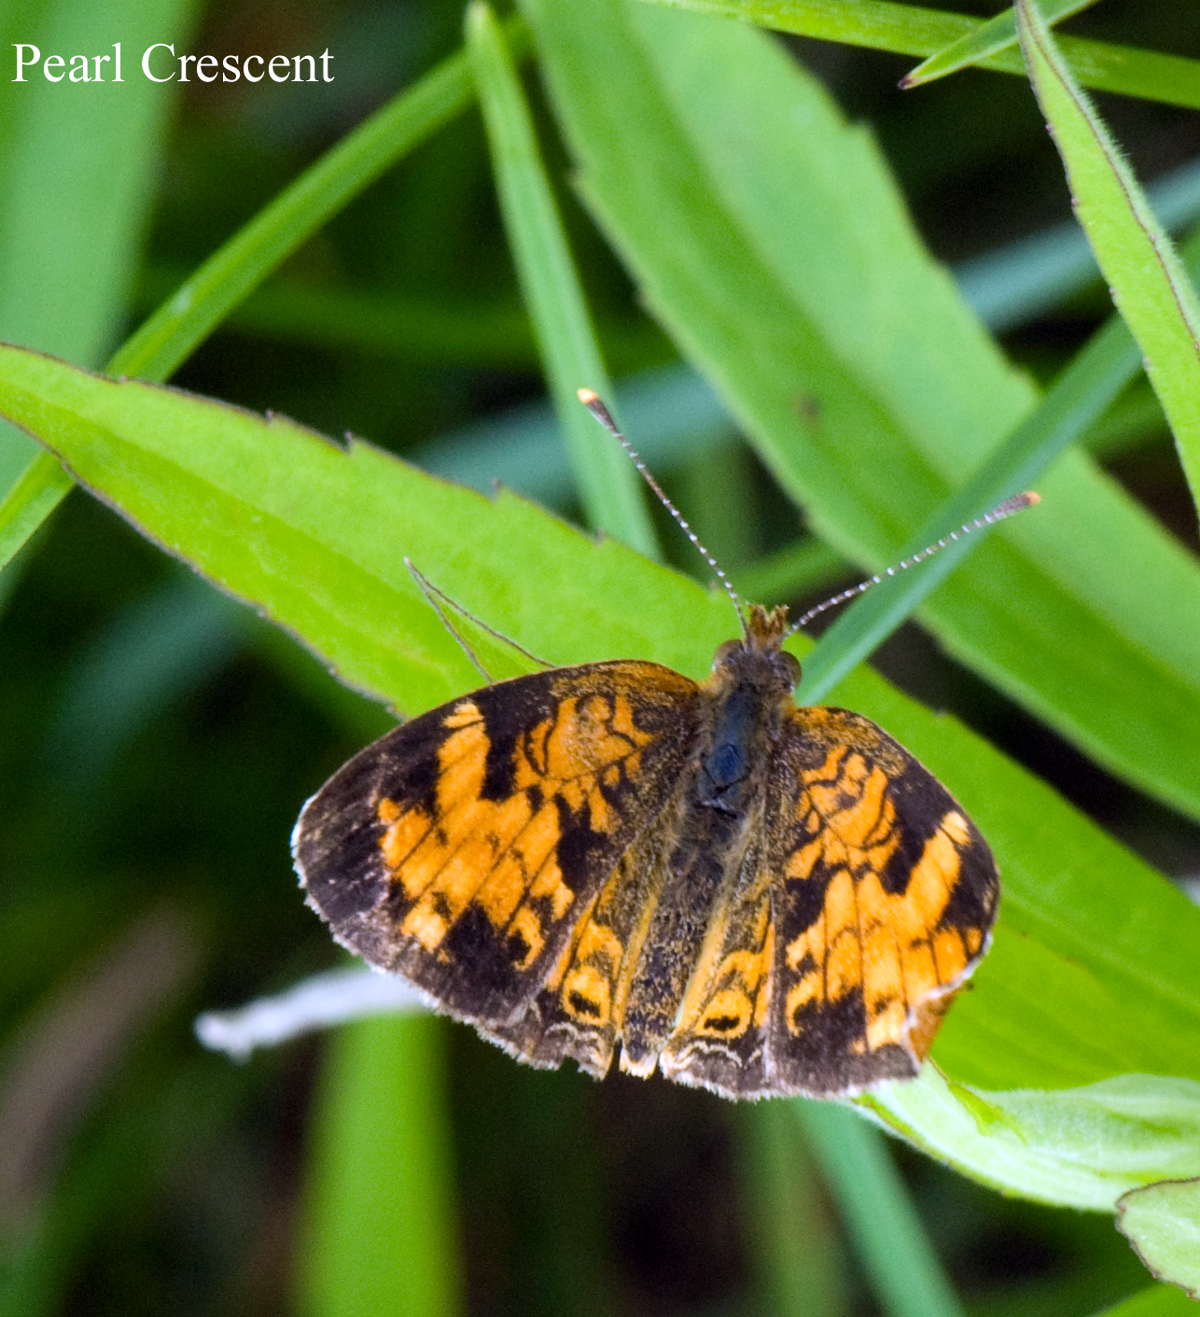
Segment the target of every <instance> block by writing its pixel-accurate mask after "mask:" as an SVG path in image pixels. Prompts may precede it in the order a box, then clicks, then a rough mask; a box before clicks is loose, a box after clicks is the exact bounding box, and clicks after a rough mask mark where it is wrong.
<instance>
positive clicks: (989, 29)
mask: <svg viewBox="0 0 1200 1317" xmlns="http://www.w3.org/2000/svg"><path fill="white" fill-rule="evenodd" d="M1095 3H1096V0H1046V3H1045V6H1044V7H1043V9H1042V17H1043V18H1045V20H1046V22H1047V23H1057V22H1058V21H1059V19H1061V18H1069V17H1070V15H1071V14H1077V13H1079V11H1080V10H1081V9H1087V8H1089V7H1090V6H1092V5H1094V4H1095ZM1016 44H1017V20H1016V17H1015V15H1014V14H1013V12H1012V11H1011V10H1009V9H1005V10H1003V11H1002V12H1001V13H999V14H997V15H996V16H995V17H994V18H989V19H988V20H987V22H986V23H982V24H980V26H979V27H977V28H976V29H975V31H974V32H972V33H971V34H970V36H966V37H960V38H959V40H957V41H952V42H951V43H950V45H948V46H947V47H946V48H945V49H944V50H939V51H938V53H937V54H936V55H931V56H930V57H929V58H928V59H927V60H925V61H924V62H923V63H921V64H918V65H917V67H916V68H915V69H913V70H912V72H911V73H906V74H905V75H904V77H903V78H901V79H900V86H901V87H903V88H904V89H905V90H906V91H907V90H908V89H909V88H911V87H920V86H921V85H922V84H923V83H926V82H934V81H935V80H936V79H938V78H944V77H946V76H947V74H950V73H957V72H958V70H959V69H965V68H967V67H968V65H971V64H977V63H978V62H979V61H980V60H983V59H986V58H987V57H988V56H989V55H994V54H996V52H997V51H1001V50H1007V49H1008V47H1009V46H1015V45H1016Z"/></svg>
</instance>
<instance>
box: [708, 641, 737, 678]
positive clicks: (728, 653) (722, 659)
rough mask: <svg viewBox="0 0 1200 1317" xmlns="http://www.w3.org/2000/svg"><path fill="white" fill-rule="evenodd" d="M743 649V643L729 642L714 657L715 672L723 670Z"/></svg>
mask: <svg viewBox="0 0 1200 1317" xmlns="http://www.w3.org/2000/svg"><path fill="white" fill-rule="evenodd" d="M741 648H742V641H740V640H727V641H726V642H725V643H724V644H723V645H722V646H721V647H720V648H719V649H718V650H717V652H716V653H715V654H714V655H713V671H714V672H716V670H717V669H718V668H722V667H724V666H725V664H726V663H728V662H729V660H730V658H732V657H733V655H734V654H736V653H737V652H738V650H739V649H741Z"/></svg>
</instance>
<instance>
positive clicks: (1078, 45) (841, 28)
mask: <svg viewBox="0 0 1200 1317" xmlns="http://www.w3.org/2000/svg"><path fill="white" fill-rule="evenodd" d="M646 2H647V3H653V4H663V5H666V6H668V7H670V8H672V9H691V10H693V11H695V12H697V13H703V14H719V15H722V16H723V17H726V18H740V19H742V20H743V21H744V22H746V23H752V24H754V25H755V26H758V27H766V28H772V29H774V30H775V31H777V32H792V33H795V35H796V36H801V37H817V38H818V39H819V40H821V41H844V42H846V43H847V44H849V45H852V46H867V47H869V48H870V49H872V50H889V51H893V52H895V53H896V54H898V55H915V56H919V57H922V58H924V57H925V56H927V55H936V54H937V52H938V51H939V50H942V49H944V48H945V47H946V46H948V45H949V44H950V43H951V42H953V41H959V40H961V39H963V38H965V37H969V36H970V35H971V34H972V33H973V32H974V31H976V30H977V29H978V28H979V26H980V25H981V22H982V20H980V19H976V18H968V17H967V16H966V15H965V14H954V13H947V12H946V11H945V10H941V9H923V8H921V7H919V6H917V5H901V4H893V3H890V0H646ZM1062 48H1063V53H1064V54H1065V55H1066V57H1067V60H1068V62H1069V63H1070V65H1071V68H1072V69H1073V70H1074V72H1075V75H1076V77H1078V79H1079V81H1080V82H1082V83H1083V84H1084V86H1086V87H1092V88H1093V89H1094V90H1096V91H1111V92H1119V93H1120V94H1122V95H1125V96H1140V97H1141V98H1142V99H1143V100H1148V101H1162V102H1164V103H1165V104H1167V105H1182V106H1185V107H1186V108H1188V109H1193V110H1195V109H1200V61H1197V60H1194V59H1185V58H1183V57H1182V56H1179V55H1164V54H1162V53H1160V52H1159V51H1156V50H1142V49H1138V48H1135V47H1133V46H1117V45H1113V44H1111V43H1109V42H1105V41H1087V40H1084V39H1083V38H1082V37H1064V38H1063V39H1062ZM979 67H980V68H984V69H992V70H994V71H995V72H997V73H1015V74H1016V75H1017V76H1018V77H1023V76H1024V75H1025V65H1024V63H1023V61H1022V59H1021V55H1020V52H1019V51H1017V50H1016V49H1014V48H1013V47H1011V46H1010V47H1008V48H1006V49H1004V50H998V51H996V52H995V54H992V55H988V56H986V57H985V58H984V59H981V60H980V61H979Z"/></svg>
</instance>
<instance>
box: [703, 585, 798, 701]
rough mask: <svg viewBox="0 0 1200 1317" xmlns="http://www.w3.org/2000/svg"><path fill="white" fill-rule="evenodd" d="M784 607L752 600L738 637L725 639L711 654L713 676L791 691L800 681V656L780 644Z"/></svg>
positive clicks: (786, 630) (783, 692)
mask: <svg viewBox="0 0 1200 1317" xmlns="http://www.w3.org/2000/svg"><path fill="white" fill-rule="evenodd" d="M790 629H791V628H790V627H789V626H788V616H787V608H786V607H785V606H783V605H782V604H781V605H780V606H779V607H778V608H772V609H770V610H768V609H766V608H763V607H762V605H761V604H751V605H750V607H749V610H748V615H747V618H746V631H745V634H744V635H743V636H742V638H741V639H740V640H727V641H726V642H725V643H724V644H723V645H722V646H721V647H720V649H718V650H717V652H716V654H715V655H714V656H713V668H712V673H713V677H714V678H717V679H718V680H720V679H725V680H733V681H734V682H735V683H736V682H738V681H744V680H747V679H748V680H750V681H751V682H752V683H753V684H754V685H755V686H758V687H759V688H760V689H762V690H763V691H767V690H770V689H773V690H774V691H775V692H776V693H778V694H780V695H790V694H791V692H792V691H793V690H795V688H796V686H797V684H798V683H799V681H800V660H799V659H798V658H796V656H795V655H794V654H789V653H787V651H786V650H785V649H784V648H783V642H784V639H785V638H786V636H787V635H788V634H789V631H790Z"/></svg>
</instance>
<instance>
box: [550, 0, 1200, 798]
mask: <svg viewBox="0 0 1200 1317" xmlns="http://www.w3.org/2000/svg"><path fill="white" fill-rule="evenodd" d="M525 9H526V12H527V14H528V16H529V18H530V20H531V25H532V26H533V28H534V33H535V39H536V41H537V43H538V48H539V51H540V52H541V54H542V58H543V63H544V65H545V67H546V71H547V75H548V77H549V80H550V90H551V93H552V96H553V100H554V103H555V106H556V108H557V111H558V113H559V116H560V119H561V121H562V124H563V127H564V131H565V132H566V134H567V137H568V140H569V142H570V144H571V147H572V150H573V152H574V155H575V157H576V161H577V168H578V178H579V186H580V188H581V190H582V191H583V193H584V196H585V198H586V199H587V201H588V202H589V204H590V206H591V209H592V210H593V212H594V213H595V214H596V216H597V218H598V219H599V221H600V222H601V223H602V225H603V226H604V228H605V229H606V231H607V232H608V234H609V236H610V238H611V239H612V240H613V242H614V244H615V245H616V246H617V247H618V249H619V251H620V252H621V254H622V256H623V257H624V259H625V261H626V263H627V265H628V266H629V267H630V269H631V270H632V272H633V274H634V277H635V279H636V280H637V282H638V284H639V287H640V288H641V291H642V296H643V298H644V299H645V300H646V302H647V304H648V305H649V306H650V307H651V309H652V310H653V311H654V312H655V314H656V315H657V316H658V317H659V318H660V320H662V322H663V323H664V324H665V325H666V326H667V328H668V329H669V331H670V332H671V334H672V337H674V338H675V340H676V341H677V342H678V343H679V345H680V347H681V349H682V350H683V352H684V353H685V355H687V357H688V358H689V359H690V360H691V361H692V363H693V364H694V365H695V366H697V368H698V369H700V370H701V371H702V372H703V373H704V374H705V375H706V376H707V378H708V379H709V380H710V381H711V382H712V383H713V385H714V386H715V387H716V388H717V390H718V392H720V393H721V395H722V396H723V397H724V399H725V401H726V404H727V406H728V407H729V409H730V411H731V413H732V414H733V415H734V416H735V418H736V419H737V420H738V421H739V423H740V424H741V425H742V427H743V429H744V430H745V432H746V434H747V437H748V438H749V439H750V440H751V442H752V443H753V444H754V445H755V447H756V448H757V450H758V452H759V454H760V455H761V456H762V458H763V460H764V461H765V462H766V463H767V465H768V466H769V467H770V468H771V470H772V471H773V473H774V474H775V476H776V478H777V479H778V480H779V482H780V484H781V485H782V487H783V488H784V489H785V490H786V491H787V492H788V493H789V494H790V495H791V496H792V497H793V498H795V499H796V501H797V502H798V503H799V504H800V505H801V506H803V507H804V508H805V509H806V511H807V513H808V515H809V517H810V519H811V521H812V523H813V525H814V527H815V529H816V530H817V532H818V533H819V534H820V535H821V537H822V538H823V539H825V540H826V541H827V542H829V543H830V544H831V545H832V546H833V547H834V548H835V549H837V550H838V551H839V552H841V553H843V554H844V555H845V556H846V557H848V558H851V559H852V560H855V561H857V562H859V563H860V564H863V565H864V566H867V567H869V568H870V569H872V570H878V569H880V568H882V567H884V566H886V565H887V564H888V563H890V562H894V561H895V560H896V557H897V555H898V551H899V549H900V547H901V546H902V545H903V544H904V543H906V542H908V541H909V540H910V539H911V538H912V537H913V536H914V535H915V533H916V532H917V530H918V529H919V528H920V526H921V525H922V523H924V522H925V521H926V519H927V518H929V517H930V516H931V515H932V514H933V512H934V510H935V509H937V508H938V507H940V506H941V505H942V504H943V503H944V501H945V500H946V498H947V496H948V495H949V493H950V492H951V490H952V488H954V487H955V486H956V485H958V484H959V483H961V482H962V481H963V480H964V478H965V477H966V475H967V474H968V473H969V472H971V471H973V470H975V469H977V468H978V467H980V466H981V465H982V464H983V463H984V462H985V461H986V460H987V459H988V458H989V457H990V456H991V454H992V453H993V452H994V451H995V450H996V448H997V447H998V446H999V444H1000V443H1001V442H1002V441H1003V439H1004V437H1005V435H1006V433H1007V432H1009V431H1011V430H1012V429H1013V428H1014V427H1015V426H1017V425H1018V424H1019V423H1020V422H1021V420H1022V419H1023V418H1024V417H1025V415H1026V414H1027V413H1028V412H1029V410H1030V408H1031V407H1032V405H1033V403H1034V397H1033V394H1032V390H1031V389H1030V387H1029V385H1028V383H1027V381H1026V380H1024V379H1023V378H1021V377H1019V376H1018V375H1017V374H1016V373H1015V372H1013V371H1012V370H1011V369H1010V368H1009V367H1008V365H1007V363H1006V362H1005V361H1004V360H1003V358H1002V357H1001V356H1000V354H999V353H998V351H997V349H996V347H995V345H994V344H993V343H992V342H991V340H989V339H988V338H987V337H986V335H985V334H984V332H983V331H982V329H981V328H980V326H979V325H978V323H977V322H976V321H975V320H974V318H973V317H972V316H971V314H970V313H969V311H968V310H967V309H966V308H965V307H964V305H963V303H962V301H961V299H960V298H959V296H958V294H957V293H956V291H955V290H954V288H953V287H952V286H951V284H950V283H949V280H948V279H947V278H946V276H945V273H944V271H943V270H941V269H940V267H938V266H937V265H936V264H935V263H934V262H933V261H932V260H931V259H930V257H929V256H928V253H926V252H925V251H924V249H923V248H922V247H921V245H920V243H919V241H918V240H917V238H916V237H915V235H914V234H913V231H912V227H911V223H910V221H909V219H908V216H907V213H906V211H905V208H904V206H903V203H902V201H901V199H900V198H899V196H898V195H897V194H896V190H895V188H894V185H893V184H892V183H891V181H890V179H889V178H888V176H887V173H886V170H885V168H884V167H883V162H882V161H881V160H880V159H879V156H878V154H877V153H876V151H875V149H874V147H873V145H872V143H871V141H870V139H869V138H868V137H867V136H866V135H865V134H864V133H863V132H862V131H861V130H859V129H855V128H852V127H848V126H847V125H846V124H845V123H844V122H843V120H842V119H841V116H840V115H839V114H838V113H837V111H836V109H835V108H834V107H833V106H832V105H831V104H830V103H829V100H828V98H827V97H826V96H825V94H824V93H823V91H822V90H821V88H820V87H819V86H818V85H817V84H816V83H815V82H814V81H812V80H811V79H808V78H807V77H806V76H805V75H804V74H803V71H802V70H800V69H799V68H797V67H796V65H795V64H794V63H793V62H792V61H791V59H790V58H789V57H788V56H787V55H786V54H785V53H784V52H783V51H782V50H780V49H779V48H778V47H777V46H776V45H775V43H773V42H772V41H771V40H770V39H769V38H766V37H764V36H763V35H762V34H760V33H758V32H755V31H754V30H753V29H751V28H748V27H745V26H742V25H739V24H732V23H727V22H721V21H717V20H713V19H700V18H697V17H696V16H694V15H686V14H681V13H675V12H670V11H668V10H665V9H659V8H655V7H653V6H650V5H643V4H633V5H623V6H614V5H610V4H604V3H596V2H595V0H578V2H577V3H574V4H572V5H570V6H562V5H557V4H550V3H546V0H526V5H525ZM1039 492H1040V493H1041V494H1042V496H1043V499H1044V505H1043V507H1042V508H1040V509H1038V510H1037V511H1036V512H1031V513H1027V514H1024V515H1023V516H1021V517H1018V518H1014V519H1013V521H1011V522H1008V523H1006V526H1005V527H1004V528H1003V529H1002V530H1000V531H997V532H996V533H994V534H992V535H990V536H989V537H988V539H987V542H986V543H985V544H984V545H982V546H981V547H980V548H979V549H978V550H977V551H976V552H975V553H974V554H973V555H972V557H971V559H970V561H969V562H967V563H966V564H965V565H964V566H962V567H960V568H959V570H958V571H957V572H956V573H955V575H954V577H953V579H952V580H950V581H948V582H947V583H946V584H945V585H944V586H943V587H942V588H941V589H939V591H938V592H937V594H936V595H934V596H933V597H932V598H931V600H930V601H929V602H928V604H927V605H926V607H925V609H924V611H923V613H922V617H923V619H924V620H925V621H926V622H927V624H928V625H929V626H930V627H931V629H933V630H934V631H935V632H936V633H937V635H938V636H939V638H940V639H941V641H942V643H943V645H944V646H945V647H946V648H947V649H949V650H950V652H951V653H953V654H954V655H955V656H956V657H957V658H959V659H961V660H962V661H963V662H965V663H967V664H969V665H970V666H971V667H973V668H974V669H975V670H976V671H977V672H979V673H980V674H981V675H982V676H984V677H985V678H986V679H987V680H988V681H991V682H993V683H994V684H996V685H998V686H999V687H1000V688H1001V689H1002V690H1004V691H1005V692H1006V693H1008V694H1009V695H1010V696H1011V697H1012V698H1014V699H1016V700H1017V701H1019V702H1020V703H1022V704H1024V705H1025V706H1026V707H1027V708H1029V709H1030V710H1031V711H1033V712H1034V713H1035V714H1037V716H1039V717H1040V718H1043V719H1045V720H1046V721H1048V722H1049V723H1051V725H1053V726H1054V727H1055V728H1056V729H1058V730H1059V731H1060V732H1061V733H1062V734H1063V735H1065V736H1067V737H1068V738H1069V739H1071V740H1073V741H1074V742H1075V743H1076V744H1078V745H1079V746H1080V747H1081V748H1083V749H1084V750H1085V751H1086V752H1087V753H1088V754H1089V755H1091V756H1093V757H1094V758H1096V759H1098V760H1099V761H1100V762H1101V763H1102V764H1104V765H1105V766H1106V767H1108V768H1109V769H1111V770H1112V771H1114V772H1116V773H1119V774H1121V775H1122V776H1124V777H1126V778H1127V779H1129V780H1130V781H1133V782H1135V783H1136V784H1137V785H1139V786H1141V787H1142V788H1143V789H1146V790H1149V791H1152V792H1154V793H1156V794H1158V795H1159V796H1161V797H1162V798H1163V799H1165V800H1167V801H1169V802H1170V803H1171V804H1173V805H1174V806H1175V807H1176V808H1179V809H1183V810H1186V811H1188V812H1190V813H1191V814H1192V815H1193V816H1200V569H1198V568H1197V564H1196V561H1195V560H1194V558H1193V557H1192V556H1191V555H1190V554H1188V553H1187V551H1186V550H1185V549H1184V548H1183V547H1182V546H1181V545H1179V544H1178V543H1177V542H1175V541H1173V539H1172V537H1171V536H1169V535H1168V534H1167V533H1166V532H1165V531H1164V530H1163V529H1162V528H1161V527H1160V526H1159V525H1158V524H1157V523H1156V522H1155V521H1154V520H1153V519H1152V518H1151V517H1150V516H1148V515H1147V514H1146V513H1145V512H1144V511H1143V510H1141V509H1140V508H1139V507H1138V506H1137V505H1136V504H1135V503H1134V502H1133V500H1132V499H1130V498H1129V497H1128V496H1127V495H1125V494H1124V493H1123V492H1122V491H1121V490H1120V489H1119V488H1118V487H1117V486H1116V485H1115V484H1114V483H1113V482H1112V481H1110V480H1109V479H1107V478H1106V477H1105V476H1104V475H1102V474H1101V473H1100V472H1098V471H1097V470H1096V468H1095V467H1094V466H1093V465H1092V463H1091V462H1090V461H1089V460H1088V459H1087V458H1086V457H1085V456H1084V455H1082V454H1080V453H1078V452H1069V453H1067V454H1065V455H1064V456H1062V457H1060V458H1059V459H1058V461H1057V462H1056V463H1055V465H1054V467H1053V468H1052V470H1051V471H1050V472H1048V473H1047V475H1046V476H1045V478H1044V479H1043V480H1041V481H1040V482H1039ZM1115 562H1120V563H1121V564H1122V569H1121V570H1120V571H1114V570H1113V564H1114V563H1115ZM1134 728H1136V729H1137V730H1136V733H1133V732H1132V729H1134Z"/></svg>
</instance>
